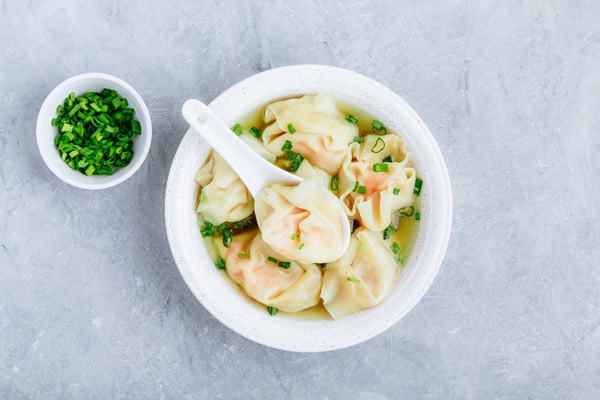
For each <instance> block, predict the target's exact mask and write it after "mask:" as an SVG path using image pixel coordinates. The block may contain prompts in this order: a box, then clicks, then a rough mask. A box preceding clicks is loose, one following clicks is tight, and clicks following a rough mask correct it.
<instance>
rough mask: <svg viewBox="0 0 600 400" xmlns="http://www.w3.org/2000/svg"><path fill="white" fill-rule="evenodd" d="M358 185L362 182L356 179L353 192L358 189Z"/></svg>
mask: <svg viewBox="0 0 600 400" xmlns="http://www.w3.org/2000/svg"><path fill="white" fill-rule="evenodd" d="M358 185H360V183H358V181H354V186H353V187H352V191H353V192H356V190H357V189H358Z"/></svg>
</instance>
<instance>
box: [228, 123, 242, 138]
mask: <svg viewBox="0 0 600 400" xmlns="http://www.w3.org/2000/svg"><path fill="white" fill-rule="evenodd" d="M231 130H232V131H233V132H235V134H236V135H238V136H240V135H241V134H242V133H244V130H243V129H242V126H241V125H240V124H235V125H234V126H233V127H232V128H231Z"/></svg>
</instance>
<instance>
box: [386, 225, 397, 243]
mask: <svg viewBox="0 0 600 400" xmlns="http://www.w3.org/2000/svg"><path fill="white" fill-rule="evenodd" d="M397 230H398V229H396V228H394V227H393V226H392V225H389V226H388V227H387V228H385V229H384V230H383V240H388V239H389V238H391V237H392V233H394V232H396V231H397Z"/></svg>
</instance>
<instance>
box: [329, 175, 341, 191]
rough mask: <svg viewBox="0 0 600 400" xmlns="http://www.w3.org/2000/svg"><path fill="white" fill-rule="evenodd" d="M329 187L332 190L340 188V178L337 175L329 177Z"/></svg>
mask: <svg viewBox="0 0 600 400" xmlns="http://www.w3.org/2000/svg"><path fill="white" fill-rule="evenodd" d="M329 188H330V189H331V190H333V191H336V190H339V188H340V178H339V176H337V175H334V176H332V177H331V182H329Z"/></svg>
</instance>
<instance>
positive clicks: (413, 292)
mask: <svg viewBox="0 0 600 400" xmlns="http://www.w3.org/2000/svg"><path fill="white" fill-rule="evenodd" d="M317 92H320V93H325V94H329V95H331V96H333V97H334V98H336V99H338V100H341V101H343V102H345V103H348V104H352V105H353V106H356V107H358V108H359V109H362V110H364V111H366V112H367V113H369V114H370V115H374V116H377V117H378V118H379V119H380V120H381V121H382V122H383V123H384V124H385V125H386V126H387V127H389V128H390V130H391V131H394V132H396V133H399V134H400V135H401V136H402V137H403V138H404V140H405V141H406V143H407V145H408V147H409V149H410V150H411V151H412V154H413V156H412V157H413V160H414V163H415V167H416V169H417V171H418V174H419V176H420V177H422V179H423V181H424V182H425V184H424V185H423V190H422V193H421V215H422V219H421V224H420V227H419V232H418V238H417V242H416V244H415V248H414V250H413V254H412V256H411V257H410V258H409V262H408V263H407V265H406V267H405V269H404V271H403V273H402V274H401V275H400V277H399V279H398V282H397V284H396V287H395V289H394V291H393V292H392V293H391V295H390V296H389V297H388V298H387V299H386V300H385V301H384V302H383V303H382V304H380V305H379V306H377V307H374V308H372V309H369V310H366V311H363V312H360V313H357V314H354V315H351V316H349V317H346V318H343V319H340V320H336V321H334V320H331V319H304V320H302V319H295V318H290V317H284V316H277V317H272V316H270V315H269V314H268V313H266V312H265V309H264V307H259V306H257V305H256V304H254V303H253V302H251V301H249V300H248V298H246V297H245V296H244V295H242V294H240V292H239V291H237V290H235V289H234V288H233V287H232V285H231V284H230V283H229V282H227V281H226V280H225V279H224V277H223V275H222V273H221V272H220V271H218V270H217V269H216V268H215V267H214V263H213V261H212V260H211V259H210V257H209V255H208V253H207V252H206V250H205V248H204V245H203V242H202V238H201V236H200V234H199V231H198V225H197V222H196V214H195V211H194V206H193V205H194V201H195V196H196V191H197V186H196V183H195V182H194V175H195V173H196V171H197V169H198V168H199V167H200V165H201V164H202V162H203V161H204V159H205V158H206V156H207V154H208V151H209V147H208V145H207V144H206V143H205V142H203V140H202V139H201V138H200V136H199V135H197V134H196V133H195V132H194V131H192V130H191V129H190V130H188V132H187V133H186V135H185V137H184V138H183V140H182V142H181V144H180V145H179V148H178V150H177V153H176V155H175V158H174V160H173V163H172V165H171V170H170V174H169V178H168V183H167V190H166V200H165V215H166V228H167V233H168V237H169V244H170V246H171V250H172V253H173V257H174V259H175V262H176V263H177V266H178V267H179V271H180V272H181V274H182V276H183V278H184V280H185V282H186V283H187V285H188V286H189V287H190V289H191V290H192V292H193V293H194V295H195V296H196V298H198V300H199V301H200V302H201V303H202V305H203V306H204V307H205V308H206V309H207V310H208V311H210V312H211V313H212V314H213V315H214V316H215V317H216V318H217V319H218V320H219V321H221V322H222V323H223V324H225V325H226V326H228V327H229V328H231V329H232V330H234V331H236V332H237V333H239V334H240V335H243V336H245V337H247V338H248V339H251V340H253V341H256V342H258V343H261V344H264V345H266V346H270V347H274V348H278V349H283V350H290V351H298V352H317V351H328V350H335V349H340V348H344V347H348V346H351V345H354V344H357V343H360V342H363V341H365V340H367V339H369V338H371V337H373V336H375V335H377V334H379V333H381V332H383V331H384V330H386V329H387V328H389V327H390V326H392V325H393V324H394V323H396V322H397V321H399V320H400V319H401V318H402V317H403V316H404V315H406V314H407V313H408V312H409V311H410V310H411V309H412V308H413V307H414V306H415V305H416V304H417V302H418V301H419V300H420V299H421V297H422V296H423V295H424V294H425V292H426V291H427V289H428V288H429V286H430V285H431V283H432V281H433V279H434V278H435V276H436V274H437V272H438V269H439V267H440V265H441V263H442V260H443V257H444V254H445V251H446V246H447V243H448V240H449V234H450V227H451V220H452V193H451V189H450V182H449V178H448V172H447V170H446V166H445V163H444V160H443V157H442V154H441V153H440V151H439V148H438V146H437V144H436V142H435V140H434V138H433V136H432V135H431V133H430V131H429V130H428V128H427V127H426V125H425V124H424V122H423V121H422V120H421V119H420V118H419V116H418V115H417V114H416V113H415V112H414V111H413V110H412V109H411V108H410V106H408V105H407V104H406V103H405V102H404V101H403V100H402V99H401V98H400V97H398V96H397V95H396V94H394V93H393V92H392V91H390V90H389V89H387V88H385V87H384V86H382V85H381V84H379V83H377V82H375V81H374V80H372V79H370V78H367V77H365V76H363V75H360V74H357V73H355V72H351V71H348V70H344V69H340V68H335V67H330V66H321V65H297V66H288V67H282V68H277V69H272V70H268V71H265V72H263V73H260V74H257V75H254V76H252V77H250V78H248V79H245V80H243V81H242V82H240V83H238V84H236V85H234V86H233V87H231V88H230V89H228V90H226V91H225V92H224V93H223V94H221V95H220V96H218V97H217V98H216V99H215V100H214V101H213V102H212V103H210V106H211V108H212V109H213V111H214V112H215V113H216V114H217V115H219V116H220V117H221V118H222V120H223V121H224V122H225V123H226V124H228V125H233V124H234V123H235V122H236V121H238V120H239V119H241V118H242V117H244V116H245V115H247V114H248V113H250V112H251V111H253V110H255V109H257V108H258V107H260V106H262V105H264V104H267V103H269V102H271V101H274V100H276V99H281V98H286V97H293V96H298V95H302V94H307V93H317Z"/></svg>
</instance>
